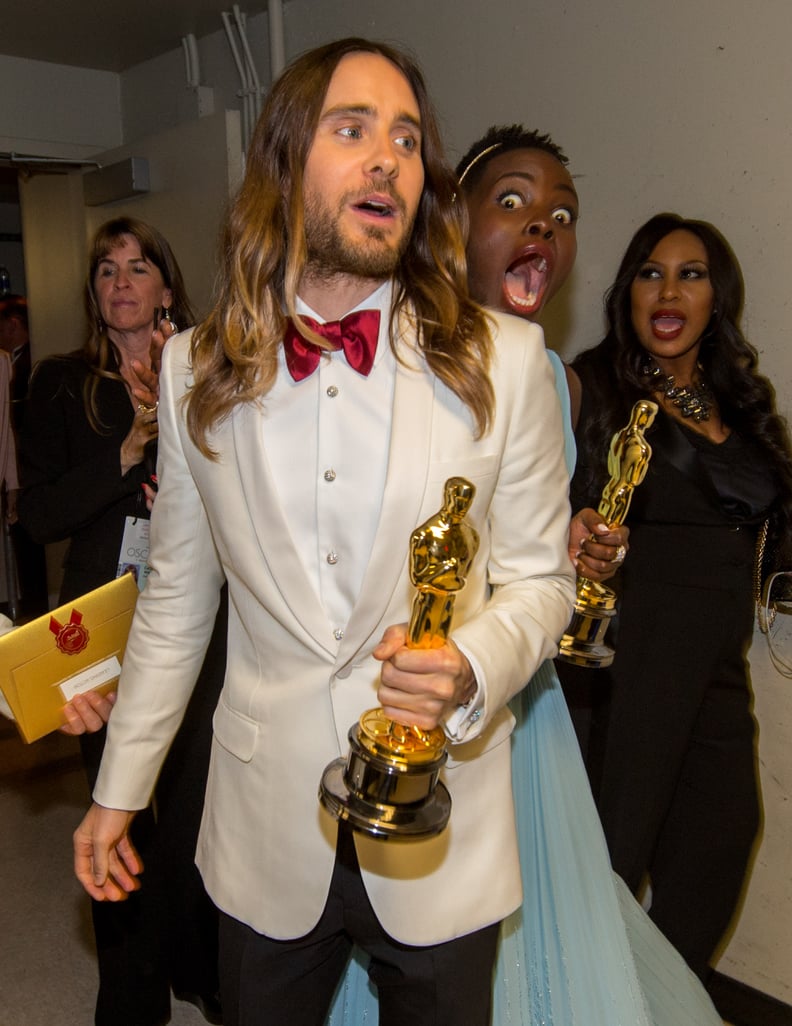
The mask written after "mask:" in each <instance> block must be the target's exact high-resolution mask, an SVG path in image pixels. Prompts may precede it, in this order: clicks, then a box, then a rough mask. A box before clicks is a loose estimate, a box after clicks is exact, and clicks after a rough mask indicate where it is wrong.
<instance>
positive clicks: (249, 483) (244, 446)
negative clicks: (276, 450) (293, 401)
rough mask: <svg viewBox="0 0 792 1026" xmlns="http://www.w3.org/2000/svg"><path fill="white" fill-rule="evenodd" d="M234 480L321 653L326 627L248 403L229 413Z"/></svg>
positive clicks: (282, 585)
mask: <svg viewBox="0 0 792 1026" xmlns="http://www.w3.org/2000/svg"><path fill="white" fill-rule="evenodd" d="M231 420H232V430H233V439H234V448H235V451H236V461H237V467H238V469H239V481H240V485H241V488H242V493H243V496H244V501H245V504H246V506H247V509H248V511H249V514H250V521H251V525H252V528H253V532H254V534H255V542H256V544H257V546H258V549H259V552H260V556H261V558H262V559H263V560H264V563H265V564H266V568H267V571H268V572H269V574H270V576H271V577H272V580H273V581H274V582H275V584H276V586H277V588H278V590H279V591H280V593H281V595H282V596H283V598H284V600H285V602H286V603H287V605H288V606H289V608H290V609H291V610H292V612H293V613H294V619H295V623H296V624H298V625H299V626H300V627H302V628H303V629H304V630H305V631H306V633H307V634H308V635H310V637H311V638H312V640H313V642H314V643H315V644H316V645H318V646H319V647H320V648H321V649H322V651H324V652H325V653H330V654H333V648H331V647H330V643H329V642H330V639H332V630H331V627H330V624H329V622H328V619H327V615H326V613H325V611H324V609H323V607H322V604H321V602H320V601H319V596H318V595H317V594H316V591H315V589H314V588H313V586H312V584H311V581H310V578H309V577H308V574H307V573H306V570H305V566H304V564H303V561H302V559H301V557H300V553H299V551H298V545H299V539H295V538H294V537H293V536H292V533H291V530H290V529H289V522H288V520H287V519H286V514H285V512H284V509H283V506H282V505H281V502H280V499H279V498H278V494H277V490H276V488H275V482H274V480H273V477H272V471H271V468H270V464H269V460H268V459H267V450H266V444H265V440H264V431H263V430H262V418H261V412H260V410H259V408H258V407H257V406H256V405H255V404H254V403H246V404H243V405H241V406H239V407H238V408H237V410H236V411H235V412H234V414H233V416H232V418H231Z"/></svg>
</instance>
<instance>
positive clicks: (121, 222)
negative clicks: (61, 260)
mask: <svg viewBox="0 0 792 1026" xmlns="http://www.w3.org/2000/svg"><path fill="white" fill-rule="evenodd" d="M125 235H131V236H132V237H133V238H134V239H135V240H136V241H137V243H138V245H139V246H140V252H141V254H142V255H143V256H144V257H145V258H146V260H148V262H149V263H150V264H153V265H154V267H156V268H157V269H158V270H159V272H160V274H161V275H162V281H163V284H164V285H165V288H167V289H170V290H171V293H172V294H173V300H172V302H171V305H170V307H169V309H168V312H169V314H170V316H171V318H172V319H173V321H174V322H175V323H176V324H177V325H178V326H179V327H180V328H186V327H189V325H191V324H194V323H195V314H194V313H193V311H192V307H191V306H190V301H189V299H188V298H187V290H186V289H185V287H184V280H183V278H182V273H181V271H180V269H179V265H178V264H177V263H176V257H175V256H174V255H173V250H172V249H171V248H170V245H169V243H168V240H167V239H166V238H165V236H164V235H162V234H161V233H160V232H158V231H157V229H156V228H153V227H152V226H151V225H150V224H146V222H145V221H140V220H139V219H138V218H136V217H115V218H113V219H112V220H111V221H105V223H104V224H103V225H101V226H100V227H99V228H98V229H97V231H96V234H95V235H94V237H93V241H92V242H91V248H90V252H89V254H88V275H87V277H86V280H85V297H84V298H85V314H86V317H87V319H88V336H87V338H86V340H85V342H84V343H83V346H82V348H81V349H79V350H78V351H77V353H75V354H74V355H75V356H76V357H77V358H79V359H81V360H83V361H84V362H85V363H86V364H87V365H88V369H89V372H90V373H89V374H88V375H87V376H86V379H85V384H84V386H83V402H84V404H85V413H86V416H87V417H88V421H89V423H90V425H91V427H92V428H93V429H94V431H96V432H97V433H100V434H101V433H102V432H104V431H106V430H107V425H104V424H102V423H101V418H100V417H99V408H98V405H97V389H98V388H99V383H100V381H101V380H102V379H103V378H109V379H110V380H112V381H121V380H122V378H121V375H120V374H119V372H118V365H119V360H118V356H117V354H116V352H115V347H114V345H113V343H112V341H111V339H110V337H109V336H108V334H107V325H106V324H105V323H104V321H103V320H102V314H101V311H100V309H99V303H98V302H97V299H96V291H95V289H94V282H95V280H96V272H97V270H98V268H99V264H100V262H101V261H102V260H104V258H105V257H106V256H107V255H108V254H109V253H110V251H111V250H112V249H114V248H115V247H116V246H119V245H121V244H122V243H123V241H124V236H125ZM152 330H153V321H152Z"/></svg>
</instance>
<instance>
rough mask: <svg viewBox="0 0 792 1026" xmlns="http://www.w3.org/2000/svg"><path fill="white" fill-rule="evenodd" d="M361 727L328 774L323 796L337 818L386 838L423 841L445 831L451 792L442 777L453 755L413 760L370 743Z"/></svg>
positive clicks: (351, 733)
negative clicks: (383, 752)
mask: <svg viewBox="0 0 792 1026" xmlns="http://www.w3.org/2000/svg"><path fill="white" fill-rule="evenodd" d="M357 733H358V726H357V724H355V725H354V726H352V727H351V728H350V730H349V755H348V756H347V758H346V759H336V760H335V761H334V762H331V763H330V765H329V766H328V767H327V769H326V770H325V771H324V773H323V774H322V780H321V783H320V785H319V800H320V801H321V803H322V805H324V807H325V808H326V809H327V810H328V812H330V813H331V814H332V815H333V816H335V817H336V819H339V820H341V821H343V822H345V823H348V824H349V825H350V826H351V827H352V828H353V829H354V830H358V831H360V832H361V833H364V834H367V835H368V836H369V837H376V838H379V839H382V840H388V839H396V840H401V841H418V840H424V839H425V838H427V837H434V836H435V835H436V834H439V833H441V832H442V831H443V830H444V829H445V827H446V824H447V823H448V818H449V816H450V815H451V796H450V795H449V793H448V789H447V788H446V787H445V785H444V784H442V783H441V782H440V781H439V780H438V775H439V773H440V770H441V769H442V767H443V765H444V763H445V761H446V758H447V755H446V752H445V751H443V752H441V754H440V755H439V757H438V758H436V759H434V760H432V761H431V762H422V763H417V764H414V765H411V764H410V763H409V762H407V761H405V760H403V759H394V758H388V757H385V756H382V755H378V754H377V753H375V752H371V751H369V750H368V749H367V748H364V747H363V745H361V743H360V741H359V740H358V736H357Z"/></svg>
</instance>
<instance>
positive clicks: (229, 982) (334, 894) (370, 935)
mask: <svg viewBox="0 0 792 1026" xmlns="http://www.w3.org/2000/svg"><path fill="white" fill-rule="evenodd" d="M383 843H384V842H383ZM427 914H428V915H429V914H431V911H430V910H427ZM498 932H499V924H495V925H493V926H489V927H486V928H485V929H483V930H478V931H476V932H475V933H471V934H468V935H467V936H465V937H459V938H457V939H456V940H452V941H448V942H447V943H445V944H436V945H432V946H429V947H411V946H408V945H405V944H400V943H399V942H398V941H395V940H393V938H392V937H390V936H388V934H387V933H386V932H385V931H384V930H383V929H382V927H381V926H380V924H379V922H378V921H377V918H376V916H375V915H374V911H373V909H372V908H371V904H370V903H369V900H368V896H367V894H366V891H365V888H364V886H363V881H362V879H361V875H360V869H359V867H358V863H357V856H356V854H355V847H354V842H353V841H352V837H351V834H350V832H349V831H348V830H347V829H346V828H344V827H342V828H341V829H340V830H339V841H338V850H337V854H336V865H335V870H334V873H333V879H332V883H331V885H330V894H329V896H328V899H327V905H326V906H325V910H324V912H323V914H322V918H321V919H320V921H319V923H318V924H317V926H316V927H315V928H314V929H313V930H312V931H311V932H310V933H309V934H307V935H306V936H305V937H300V938H298V939H297V940H292V941H275V940H271V939H270V938H269V937H265V936H263V935H261V934H258V933H256V932H255V931H254V930H252V929H251V928H250V927H249V926H245V925H244V924H243V923H240V922H238V921H237V920H236V919H232V918H231V917H230V916H227V915H224V914H222V913H221V915H220V988H221V994H222V1000H223V1016H224V1023H225V1026H283V1024H285V1023H288V1024H289V1026H322V1024H323V1023H324V1021H325V1019H326V1017H327V1013H328V1010H329V1007H330V1002H331V1000H332V997H333V992H334V991H335V988H336V985H337V983H338V981H339V979H340V978H341V975H342V973H343V971H344V967H345V965H346V962H347V959H348V957H349V953H350V951H351V949H352V945H353V943H355V944H357V945H358V946H359V947H361V948H362V949H363V950H364V951H365V952H366V953H367V954H368V955H369V956H370V957H371V962H370V965H369V976H370V977H371V979H372V981H373V982H374V983H375V985H376V987H377V990H378V994H379V1023H380V1026H404V1024H405V1023H410V1024H411V1026H430V1024H431V1026H460V1024H462V1023H464V1026H488V1024H489V1021H490V1014H491V1003H492V995H491V991H492V969H493V965H494V962H495V953H496V946H497V940H498Z"/></svg>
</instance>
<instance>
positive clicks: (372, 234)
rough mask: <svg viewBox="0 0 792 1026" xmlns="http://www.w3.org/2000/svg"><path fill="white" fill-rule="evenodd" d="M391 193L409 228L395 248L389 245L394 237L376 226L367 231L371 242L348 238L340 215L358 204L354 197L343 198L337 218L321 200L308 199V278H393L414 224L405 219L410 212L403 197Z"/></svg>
mask: <svg viewBox="0 0 792 1026" xmlns="http://www.w3.org/2000/svg"><path fill="white" fill-rule="evenodd" d="M379 191H385V190H383V189H379ZM387 191H388V192H389V194H390V196H391V198H392V199H393V201H394V203H395V204H396V205H397V207H398V209H399V212H400V213H401V215H402V218H403V223H404V226H405V230H404V234H403V235H402V237H401V239H399V241H398V244H397V245H395V246H394V245H391V244H389V243H388V241H387V240H388V237H389V234H390V233H389V232H387V231H386V230H385V229H383V228H378V227H377V226H376V225H374V224H372V225H368V226H366V227H365V228H364V234H365V236H367V238H368V240H370V241H368V242H367V241H366V240H365V239H364V240H363V241H356V242H351V241H350V240H348V239H346V238H345V237H344V235H343V233H342V231H341V227H340V213H341V211H342V210H343V209H344V208H345V207H346V206H347V205H348V204H349V202H350V200H354V194H352V195H347V196H344V197H342V199H341V202H340V203H339V205H338V213H337V214H334V213H333V212H332V211H331V210H330V209H329V207H328V206H327V205H326V204H325V203H324V202H323V201H322V199H321V198H320V197H318V196H316V195H313V196H306V198H305V241H306V246H307V251H308V261H307V266H306V273H307V274H308V275H310V276H311V277H315V278H320V279H325V278H333V277H335V276H336V275H351V276H353V277H356V278H382V279H384V278H390V277H391V275H392V274H393V273H394V271H395V270H396V268H397V267H398V266H399V261H400V260H401V257H402V254H403V253H404V251H405V250H406V248H407V246H408V244H409V241H410V235H411V234H412V222H411V221H410V222H407V221H406V219H405V215H406V208H405V205H404V201H403V200H402V199H401V197H399V196H397V195H396V194H395V193H394V192H393V191H392V190H391V189H388V190H387Z"/></svg>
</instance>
